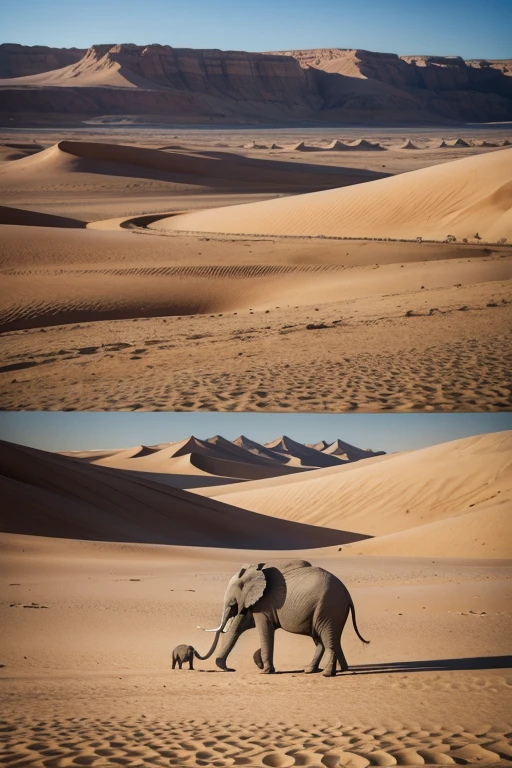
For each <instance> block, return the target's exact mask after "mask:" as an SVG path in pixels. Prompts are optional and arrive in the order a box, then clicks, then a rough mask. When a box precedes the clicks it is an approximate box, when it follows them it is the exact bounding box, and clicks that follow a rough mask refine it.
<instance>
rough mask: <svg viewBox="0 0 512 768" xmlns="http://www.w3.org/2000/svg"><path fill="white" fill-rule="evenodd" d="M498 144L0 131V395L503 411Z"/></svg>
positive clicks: (5, 403)
mask: <svg viewBox="0 0 512 768" xmlns="http://www.w3.org/2000/svg"><path fill="white" fill-rule="evenodd" d="M509 137H510V129H509V128H508V126H503V125H494V126H490V125H489V126H485V127H483V126H475V125H473V126H456V127H453V126H448V127H447V126H443V127H442V128H435V127H432V126H427V127H421V128H403V127H402V128H399V129H392V128H375V127H373V128H357V127H351V128H347V127H345V128H341V129H340V128H333V127H331V126H327V127H326V126H321V127H311V128H296V127H295V128H279V127H273V128H261V127H246V128H240V127H236V126H235V127H225V126H218V127H204V128H200V129H198V128H196V129H192V128H183V127H178V128H175V129H166V128H162V127H161V126H155V127H153V128H144V127H138V126H133V125H131V126H128V127H123V126H117V127H107V128H105V127H104V126H100V127H94V128H91V127H82V128H67V129H64V128H59V129H51V128H37V129H36V128H33V129H30V128H23V129H22V128H19V129H18V128H11V129H0V144H1V145H2V151H3V154H2V157H3V161H2V162H1V163H0V205H1V206H2V209H1V221H2V222H3V223H2V224H1V225H0V229H1V238H0V268H1V273H2V285H3V290H2V294H1V297H0V327H1V331H2V365H1V368H0V405H1V407H2V408H3V409H28V410H37V409H43V410H48V409H50V410H91V409H92V410H94V409H106V410H239V411H240V410H260V409H261V410H266V411H283V410H289V411H301V410H302V411H368V410H383V411H386V410H415V409H420V410H445V411H460V410H475V411H476V410H503V409H509V408H510V403H511V401H510V387H509V383H510V382H509V376H508V359H509V357H510V326H511V322H510V321H511V305H510V302H511V293H510V275H511V260H510V258H511V257H510V243H511V241H512V229H511V226H512V225H511V219H510V215H511V213H510V211H511V207H510V206H511V203H510V178H511V175H512V149H510V148H509V147H508V146H507V142H508V141H509ZM458 140H459V141H458ZM442 144H443V146H441V145H442ZM404 147H405V148H404Z"/></svg>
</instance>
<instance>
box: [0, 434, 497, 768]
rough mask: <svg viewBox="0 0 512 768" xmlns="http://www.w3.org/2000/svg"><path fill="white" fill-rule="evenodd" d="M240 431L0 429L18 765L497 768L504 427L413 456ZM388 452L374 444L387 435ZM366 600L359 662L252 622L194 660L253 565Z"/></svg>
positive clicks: (6, 693) (4, 608)
mask: <svg viewBox="0 0 512 768" xmlns="http://www.w3.org/2000/svg"><path fill="white" fill-rule="evenodd" d="M383 448H385V446H374V449H375V450H373V451H371V450H369V449H359V448H356V447H354V446H353V445H349V444H347V443H345V442H343V441H341V440H338V441H335V442H334V443H331V444H329V443H325V442H323V441H321V442H319V443H315V444H314V445H303V444H300V443H297V442H296V441H294V440H291V439H290V438H288V437H286V436H283V437H280V438H276V439H274V440H271V441H270V442H268V443H267V444H266V445H262V444H258V443H256V442H254V441H252V440H249V439H248V438H246V437H243V436H241V437H240V438H238V439H237V440H235V441H229V440H225V439H224V438H222V437H220V436H215V437H212V438H209V439H204V438H197V437H194V436H191V437H189V438H185V439H184V440H182V441H180V442H177V443H176V442H175V443H165V444H159V445H153V446H144V445H138V446H132V447H130V448H123V449H119V450H108V451H107V450H106V451H100V450H98V451H78V452H77V451H75V452H71V453H70V452H67V453H65V454H55V453H49V452H47V451H41V450H36V449H33V448H27V447H24V446H20V445H14V444H12V443H6V442H2V443H1V444H0V455H1V461H2V467H3V469H2V475H1V477H0V483H1V490H2V497H3V499H4V505H3V510H2V513H0V516H1V528H2V530H3V531H4V533H3V534H2V537H1V544H0V546H1V566H0V569H1V577H0V612H1V623H2V627H3V635H2V652H1V653H2V656H1V658H0V664H1V666H0V679H1V687H0V706H1V711H2V724H1V739H2V743H3V751H2V753H1V755H2V756H1V760H2V761H3V764H5V765H10V766H21V765H23V766H49V767H52V768H53V767H55V768H57V767H59V768H60V767H61V766H79V765H82V766H83V765H90V766H98V767H100V766H101V767H103V766H112V765H125V766H142V765H155V766H169V765H171V766H180V767H181V766H219V767H221V766H237V765H240V766H242V765H245V766H254V767H257V766H258V767H259V766H281V767H284V766H310V768H313V766H316V767H317V768H338V766H351V767H352V768H359V767H361V768H364V766H369V765H381V766H382V765H405V766H417V765H424V764H425V765H435V766H439V765H470V766H475V765H495V766H497V765H508V764H509V763H510V759H511V757H512V749H511V746H510V738H511V732H512V725H511V722H510V712H511V704H512V695H511V686H512V677H511V674H510V667H511V657H510V641H509V638H510V629H511V627H510V613H511V599H512V592H511V578H512V572H511V569H510V562H511V560H510V558H511V551H510V542H511V528H510V505H511V494H512V480H511V467H512V444H511V433H510V432H495V433H490V434H484V435H478V436H474V437H467V438H462V439H458V440H455V441H451V442H448V443H442V444H439V445H433V446H431V447H428V448H422V449H419V450H414V451H404V452H402V453H385V452H384V451H383V450H382V449H383ZM378 449H380V450H378ZM292 558H302V559H306V560H308V561H309V562H311V563H312V564H313V565H315V566H320V567H323V568H325V569H327V570H329V571H331V572H332V573H334V574H336V575H337V576H338V577H339V578H341V579H342V580H343V582H344V583H345V584H346V585H347V587H348V589H349V591H350V593H351V595H352V598H353V600H354V604H355V608H356V613H357V623H358V627H359V630H360V632H361V633H362V635H363V636H364V637H365V638H367V639H368V640H370V644H369V645H366V646H363V645H362V644H361V643H360V642H359V640H358V639H357V637H356V635H355V633H354V631H353V628H352V626H351V623H350V620H349V622H348V623H347V626H346V627H345V630H344V633H343V636H342V642H343V648H344V652H345V655H346V656H347V660H348V663H349V667H350V668H349V671H348V672H346V673H343V674H340V673H338V674H337V676H336V677H334V678H325V677H323V676H322V675H315V674H310V675H306V674H303V669H304V667H305V665H306V664H307V663H308V662H309V661H310V657H311V655H312V653H313V643H312V642H311V638H308V637H303V636H299V635H292V634H289V633H286V632H284V631H282V630H281V631H278V632H277V633H276V648H275V665H276V674H275V675H262V674H260V672H259V670H258V669H257V668H256V667H255V666H254V663H253V661H252V654H253V652H254V651H255V650H256V649H257V647H258V637H257V632H256V630H250V631H248V632H246V633H245V634H244V635H242V637H241V638H240V640H239V642H238V644H237V645H236V646H235V648H234V650H233V651H232V653H231V655H230V657H229V664H230V666H231V667H232V668H234V669H235V670H236V671H234V672H230V673H226V672H222V671H220V670H219V669H218V668H217V667H216V665H215V661H214V657H212V658H211V659H209V660H208V661H197V660H196V661H195V668H194V670H193V671H190V670H189V669H188V668H187V666H188V665H186V664H185V665H184V668H183V669H181V670H179V669H175V670H172V669H171V656H170V654H171V650H172V648H173V647H174V646H175V645H177V644H179V643H190V644H193V645H194V647H196V648H197V649H198V651H199V652H200V653H203V654H204V653H205V651H206V650H207V648H208V647H209V645H210V638H209V637H208V636H206V635H205V634H204V633H203V632H202V631H201V630H200V629H198V626H197V625H201V626H216V625H217V623H218V620H219V617H220V614H221V609H222V600H223V595H224V591H225V589H226V586H227V583H228V581H229V578H230V577H231V575H232V574H234V573H235V572H237V570H238V569H239V568H240V566H241V565H242V564H244V563H259V562H266V563H268V562H273V561H276V560H283V559H284V560H290V559H292Z"/></svg>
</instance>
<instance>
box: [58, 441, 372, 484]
mask: <svg viewBox="0 0 512 768" xmlns="http://www.w3.org/2000/svg"><path fill="white" fill-rule="evenodd" d="M337 443H340V444H343V445H347V450H348V452H349V453H350V458H349V456H348V455H347V453H345V452H344V453H343V455H340V457H338V456H334V455H333V456H329V457H326V456H325V455H324V453H323V452H322V451H318V450H314V449H312V448H307V447H305V446H301V444H300V443H295V442H294V441H291V440H289V438H279V440H278V441H276V446H277V447H276V449H275V450H272V449H271V448H270V447H269V446H260V445H259V444H258V443H256V442H254V441H252V440H249V439H248V438H245V437H242V438H241V439H240V438H238V439H237V440H236V441H233V442H231V441H229V440H226V439H225V438H223V437H222V436H220V435H215V436H214V437H211V438H208V439H207V440H201V439H198V438H197V437H194V436H193V435H192V436H190V437H188V438H185V439H184V440H180V441H178V442H174V443H168V444H163V445H159V446H143V445H140V446H135V447H133V448H128V449H125V450H119V451H80V452H71V453H63V454H61V455H64V456H69V457H71V458H75V459H79V460H80V461H84V462H87V463H89V464H96V465H98V466H102V467H110V468H112V469H120V470H124V471H128V472H131V473H134V472H135V473H136V474H137V477H142V478H144V477H147V479H149V480H155V481H158V482H165V484H166V485H171V486H175V487H178V488H188V487H190V488H196V487H198V486H199V487H211V486H217V485H220V484H222V483H224V482H226V483H232V482H233V481H235V480H238V481H240V480H247V481H257V480H262V479H269V478H273V477H282V476H288V475H290V474H296V473H300V472H306V471H308V470H310V469H314V468H316V467H324V466H340V465H342V464H345V463H346V462H348V461H358V460H360V459H366V458H368V457H371V456H373V455H374V454H373V452H372V451H364V450H361V449H359V448H356V447H354V446H348V444H345V443H341V441H337ZM333 445H334V444H333ZM333 453H334V451H333Z"/></svg>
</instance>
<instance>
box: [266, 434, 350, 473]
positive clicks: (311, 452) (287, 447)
mask: <svg viewBox="0 0 512 768" xmlns="http://www.w3.org/2000/svg"><path fill="white" fill-rule="evenodd" d="M265 448H270V449H271V450H272V451H276V452H277V453H281V454H284V455H285V456H291V457H292V458H294V459H297V460H298V461H299V463H300V465H301V466H317V467H332V466H336V465H338V464H339V463H340V461H341V459H339V458H337V457H333V456H327V455H325V454H324V453H323V452H321V451H317V450H315V449H314V448H307V447H306V446H305V445H302V443H298V442H297V441H296V440H292V439H291V438H290V437H286V435H283V437H278V438H277V439H276V440H272V441H271V442H270V443H266V444H265Z"/></svg>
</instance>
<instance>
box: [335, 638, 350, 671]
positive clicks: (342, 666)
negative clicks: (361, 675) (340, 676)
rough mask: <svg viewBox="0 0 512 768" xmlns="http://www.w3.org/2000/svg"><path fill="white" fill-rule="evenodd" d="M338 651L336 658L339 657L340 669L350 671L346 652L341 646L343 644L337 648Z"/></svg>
mask: <svg viewBox="0 0 512 768" xmlns="http://www.w3.org/2000/svg"><path fill="white" fill-rule="evenodd" d="M335 652H336V658H337V659H338V662H339V665H340V669H341V671H342V672H348V663H347V660H346V658H345V654H344V653H343V648H342V647H341V644H339V646H338V647H337V648H335Z"/></svg>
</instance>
